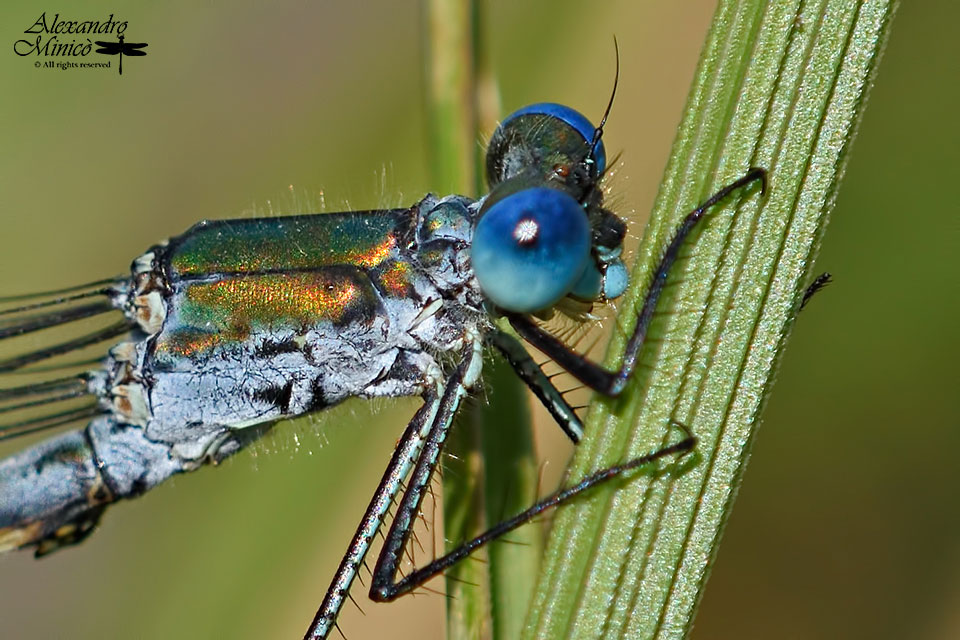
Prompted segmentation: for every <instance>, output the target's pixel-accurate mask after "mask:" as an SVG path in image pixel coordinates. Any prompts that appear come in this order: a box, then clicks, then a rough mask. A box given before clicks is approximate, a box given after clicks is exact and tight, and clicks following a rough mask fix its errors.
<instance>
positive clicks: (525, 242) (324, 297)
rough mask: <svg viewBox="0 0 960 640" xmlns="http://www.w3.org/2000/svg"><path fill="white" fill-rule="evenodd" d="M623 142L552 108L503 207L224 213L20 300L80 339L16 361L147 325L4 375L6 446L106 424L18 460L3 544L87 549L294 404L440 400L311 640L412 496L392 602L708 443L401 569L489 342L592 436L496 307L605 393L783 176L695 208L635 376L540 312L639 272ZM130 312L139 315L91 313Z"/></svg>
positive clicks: (576, 429)
mask: <svg viewBox="0 0 960 640" xmlns="http://www.w3.org/2000/svg"><path fill="white" fill-rule="evenodd" d="M601 136H602V123H601V127H599V128H595V127H594V126H593V125H592V124H590V123H589V121H588V120H587V119H586V118H584V117H583V116H582V115H580V114H579V113H576V112H574V111H573V110H571V109H569V108H567V107H563V106H560V105H555V104H538V105H532V106H530V107H527V108H524V109H521V110H519V111H517V112H515V113H514V114H512V115H511V116H509V117H508V118H506V119H505V120H504V121H503V123H501V125H500V127H499V128H498V129H497V131H496V132H495V133H494V135H493V137H492V139H491V143H490V147H489V149H488V155H487V172H488V182H489V184H490V187H491V191H490V193H489V194H488V195H487V196H485V197H484V198H481V199H480V200H472V199H469V198H464V197H461V196H448V197H443V198H438V197H435V196H427V197H425V198H424V199H422V200H421V201H420V202H418V203H416V204H415V205H413V206H411V207H409V208H403V209H394V210H380V211H366V212H348V213H340V214H322V215H309V216H291V217H281V218H258V219H246V220H226V221H215V222H204V223H200V224H198V225H196V226H194V227H193V228H191V229H190V230H188V231H187V232H186V233H184V234H183V235H180V236H177V237H174V238H172V239H171V240H169V241H167V242H165V243H162V244H159V245H157V246H154V247H152V248H151V249H150V250H148V251H147V252H146V253H144V254H143V255H142V256H140V257H138V258H137V259H135V260H134V261H133V265H132V269H131V275H130V276H129V277H121V278H116V279H113V280H108V281H103V282H99V283H94V284H91V285H89V286H86V287H79V288H76V289H72V290H63V291H58V292H52V293H50V294H44V295H39V296H32V297H27V298H26V299H18V300H16V301H12V300H8V302H9V304H8V305H7V307H6V308H5V309H4V310H2V311H0V338H7V339H10V340H11V341H16V340H18V339H19V337H20V336H25V335H28V334H34V333H39V332H48V331H51V332H53V335H55V336H56V339H55V340H52V341H51V342H49V343H47V344H44V345H42V346H39V347H36V346H31V347H30V348H27V349H24V350H22V351H14V352H13V353H10V354H5V355H4V356H3V358H2V359H0V372H5V373H13V372H18V373H19V372H29V371H34V372H41V373H43V372H49V371H56V370H57V369H58V365H57V363H58V362H60V361H61V359H62V358H64V357H66V356H67V354H70V353H72V352H74V351H76V350H78V349H80V348H84V347H88V346H90V345H92V344H96V343H105V342H107V341H108V340H112V339H115V338H117V336H120V335H124V334H128V337H126V338H124V339H123V340H122V341H121V342H120V343H119V344H117V345H115V346H113V347H112V348H110V350H109V353H108V355H106V357H105V358H104V359H103V360H102V361H100V362H99V363H98V365H97V366H95V367H93V368H91V369H89V370H86V371H83V372H82V373H75V374H70V375H61V376H57V375H50V376H47V377H46V378H45V379H44V380H42V381H41V382H33V383H31V384H26V385H18V386H11V387H7V388H5V389H3V390H0V402H2V403H3V404H2V405H0V412H2V414H3V415H5V416H7V419H5V420H4V422H3V424H2V426H0V438H2V437H12V436H15V435H20V434H24V433H29V432H34V431H38V430H45V429H48V428H52V427H56V426H59V425H62V424H65V423H68V422H75V421H77V420H80V419H89V422H88V423H87V424H86V425H85V426H84V427H82V428H81V429H80V430H79V431H75V432H70V433H67V434H65V435H61V436H56V437H54V438H52V439H50V440H48V441H46V442H43V443H41V444H39V445H36V446H34V447H32V448H29V449H26V450H25V451H23V452H21V453H19V454H16V455H14V456H12V457H10V458H8V459H6V460H4V461H2V462H0V549H13V548H21V547H29V546H34V547H36V549H37V552H38V553H39V554H43V553H48V552H50V551H53V550H55V549H57V548H59V547H61V546H64V545H66V544H72V543H75V542H78V541H80V540H82V539H83V538H84V537H85V536H86V535H88V534H89V533H90V532H91V531H92V530H93V527H94V526H95V524H96V522H97V520H98V519H99V517H100V515H101V514H102V512H103V510H104V509H105V508H106V507H107V506H108V505H109V504H110V503H112V502H115V501H117V500H119V499H121V498H129V497H135V496H137V495H140V494H141V493H143V492H144V491H147V490H149V489H150V488H152V487H154V486H156V485H157V484H158V483H160V482H162V481H163V480H165V479H167V478H168V477H170V476H172V475H175V474H178V473H181V472H184V471H190V470H193V469H196V468H198V467H199V466H201V465H203V464H204V463H206V462H210V461H217V460H221V459H223V458H225V457H227V456H229V455H231V454H232V453H234V452H236V451H238V450H240V449H241V448H243V447H244V446H245V445H246V444H248V443H250V442H252V441H253V440H255V439H256V438H258V437H259V436H260V435H262V434H263V433H264V432H265V431H267V430H268V429H270V428H271V427H272V426H273V425H274V424H275V423H276V422H277V421H278V420H282V419H284V418H289V417H293V416H297V415H302V414H305V413H309V412H313V411H318V410H321V409H323V408H325V407H329V406H332V405H334V404H337V403H338V402H340V401H342V400H344V399H345V398H348V397H353V396H358V397H377V396H407V395H420V396H421V397H422V398H423V400H424V404H423V405H422V407H421V409H420V410H419V411H417V413H416V415H415V416H414V417H413V419H412V420H411V421H410V423H409V425H408V426H407V429H406V430H405V432H404V433H403V435H402V436H401V438H400V441H399V444H398V446H397V449H396V452H395V453H394V456H393V458H392V459H391V461H390V463H389V466H388V468H387V470H386V472H385V473H384V476H383V480H382V481H381V484H380V486H379V488H378V489H377V491H376V493H375V495H374V497H373V499H372V501H371V503H370V506H369V507H368V509H367V512H366V514H365V516H364V518H363V520H362V522H361V524H360V527H359V528H358V530H357V533H356V535H355V536H354V539H353V541H352V542H351V544H350V546H349V548H348V551H347V554H346V556H345V557H344V559H343V562H342V563H341V565H340V568H339V570H338V572H337V574H336V576H335V577H334V580H333V583H332V585H331V587H330V589H329V590H328V592H327V596H326V598H325V599H324V602H323V604H322V605H321V608H320V610H319V611H318V612H317V615H316V617H315V619H314V622H313V625H312V626H311V628H310V631H309V632H308V636H310V637H326V635H327V634H328V633H329V632H330V630H331V628H333V625H334V624H335V620H336V616H337V613H338V612H339V610H340V608H341V606H342V604H343V602H344V599H345V598H346V597H347V595H348V592H349V589H350V586H351V584H352V581H353V579H354V578H355V576H356V573H357V569H358V567H359V565H360V563H362V561H363V558H364V556H365V554H366V552H367V550H368V547H369V545H370V543H371V541H372V539H373V537H374V535H375V534H376V532H377V531H378V530H379V528H380V525H381V524H382V522H383V520H384V518H385V516H386V513H387V511H388V509H389V508H390V507H391V506H392V505H393V503H394V500H395V498H396V496H397V495H399V494H400V493H401V491H402V494H403V497H402V498H401V500H400V502H399V505H398V506H397V511H396V515H395V517H394V520H393V523H392V526H391V528H390V531H389V533H388V534H387V536H386V543H385V545H384V549H383V550H382V552H381V554H380V557H379V559H378V561H377V564H376V568H375V569H374V571H373V574H374V576H373V583H372V586H371V596H372V597H373V598H374V599H377V600H390V599H393V598H395V597H398V596H399V595H402V594H403V593H406V592H408V591H409V590H411V589H413V588H415V587H416V586H418V585H419V584H422V583H423V581H425V580H427V579H429V578H430V577H432V576H433V575H436V574H437V573H439V572H441V571H443V569H444V568H446V567H448V566H449V565H450V564H452V563H454V562H456V561H458V560H459V559H460V558H462V557H463V556H465V555H466V554H467V553H469V551H470V550H472V549H474V548H476V547H477V546H479V545H481V544H483V543H484V542H486V541H488V540H489V539H492V538H493V537H496V536H498V535H500V534H502V533H504V532H506V531H509V530H510V529H512V528H514V527H516V526H519V525H520V524H522V523H523V522H525V521H527V520H529V518H531V517H533V516H534V515H536V514H537V513H539V512H541V511H543V510H544V509H547V508H549V507H551V506H554V505H556V504H558V503H559V502H561V501H563V500H566V499H569V498H570V497H572V496H574V495H576V494H577V493H579V492H581V491H584V490H586V489H587V488H589V487H590V486H593V485H594V484H596V483H598V482H602V481H604V480H605V479H607V478H610V477H612V476H614V475H617V474H619V473H621V472H622V471H623V470H625V469H627V468H632V467H635V466H638V465H641V464H646V463H647V462H650V461H653V460H655V459H658V458H661V457H664V456H668V455H672V454H680V453H683V452H686V451H689V450H690V448H691V447H692V446H693V444H694V440H693V438H692V437H691V436H689V434H688V435H687V437H685V438H682V439H681V440H679V441H678V442H677V443H676V444H674V445H671V446H668V447H666V448H664V449H661V450H659V451H656V452H653V453H652V454H650V455H648V456H644V457H642V458H639V459H636V460H633V461H628V462H625V464H624V465H622V466H619V467H616V468H612V469H607V470H604V471H601V472H599V473H598V474H596V475H594V476H590V477H589V478H588V479H587V480H585V481H583V482H581V483H580V484H578V485H576V486H575V487H573V488H571V489H567V490H562V491H560V492H558V493H556V494H553V495H552V496H550V497H548V498H547V499H545V500H544V501H542V502H540V503H538V504H537V505H534V507H532V508H531V509H530V510H529V511H527V512H525V513H523V514H520V515H519V516H517V517H515V518H512V519H510V520H508V521H506V522H505V523H503V524H502V525H500V526H498V527H495V528H494V529H493V530H491V532H489V533H488V534H485V535H484V536H481V537H480V538H478V539H477V540H475V541H473V542H471V543H468V544H467V545H465V546H464V547H461V548H460V549H458V550H456V551H454V552H452V553H451V554H448V555H447V556H444V557H442V558H439V559H437V560H435V561H433V562H431V563H429V564H428V565H427V566H426V567H424V568H422V569H418V570H414V571H412V572H410V573H408V574H407V575H405V576H403V577H402V578H400V579H399V580H398V579H397V574H398V570H399V563H400V558H401V555H402V552H403V549H404V548H405V546H406V544H407V542H408V539H409V536H410V531H411V527H412V523H413V522H414V520H415V518H416V514H417V513H418V512H419V509H420V504H421V501H422V499H423V496H424V493H425V490H426V488H427V487H428V486H429V482H430V479H431V477H432V474H433V472H434V470H435V466H436V463H437V461H438V459H439V456H440V453H441V451H442V448H443V444H444V441H445V439H446V436H447V433H448V430H449V428H450V425H451V423H452V421H453V418H454V417H455V415H456V413H457V410H458V408H459V406H460V403H461V400H462V399H463V398H464V397H465V396H466V395H468V394H469V393H471V392H472V391H473V390H475V389H476V388H477V387H478V385H479V379H480V371H481V366H482V352H483V350H484V348H485V347H486V346H492V347H494V348H496V349H498V350H499V351H500V352H502V353H503V354H504V355H505V356H506V357H507V359H508V360H509V362H510V363H511V364H512V365H513V366H514V368H515V369H516V371H517V373H518V375H519V376H520V377H521V378H522V379H523V380H524V382H526V383H527V384H528V385H529V386H530V387H531V389H533V390H534V392H535V393H536V395H537V396H538V397H539V398H540V399H541V400H542V401H543V402H544V404H545V405H546V407H547V408H548V409H549V410H550V412H551V413H552V414H553V415H554V417H555V418H556V419H557V422H558V423H559V424H560V426H561V427H562V428H563V430H564V431H565V433H566V434H567V435H568V436H569V437H570V439H571V440H573V441H574V442H576V441H578V440H579V438H580V435H581V433H582V427H581V424H580V421H579V418H578V417H577V415H576V414H575V412H574V411H573V409H572V408H571V407H570V406H569V405H568V404H567V403H566V401H565V400H564V399H563V396H562V394H560V393H559V392H558V391H557V390H556V388H554V386H553V385H552V383H551V382H550V381H549V379H548V378H547V377H546V376H545V375H544V374H543V372H542V371H541V369H540V367H539V366H538V365H536V364H535V363H534V362H533V361H532V359H531V358H530V356H528V355H527V354H526V351H525V350H524V349H523V347H522V345H521V344H520V342H519V341H518V340H517V339H516V338H515V337H512V336H511V335H510V334H508V333H505V332H504V331H502V330H501V329H500V328H498V327H497V325H496V324H495V321H496V320H497V319H498V318H505V319H506V321H507V322H509V324H510V325H511V326H512V327H513V329H514V330H515V331H516V332H517V334H519V336H520V337H521V338H523V339H524V340H526V341H527V342H529V343H530V344H532V345H534V346H536V347H537V348H538V349H539V350H540V351H541V352H543V353H544V354H546V355H547V356H549V357H550V358H552V359H553V360H554V361H555V362H556V363H557V364H558V365H560V366H561V367H562V368H564V369H565V370H567V371H568V372H569V373H570V374H572V375H573V376H574V377H575V378H577V379H578V380H580V381H581V382H582V383H584V384H585V385H587V386H588V387H590V388H592V389H594V390H596V391H598V392H601V393H604V394H607V395H616V394H618V393H619V392H620V391H621V390H622V389H623V387H624V384H625V382H626V380H627V379H628V378H629V376H630V375H631V373H632V371H633V368H634V366H635V363H636V359H637V355H638V353H639V352H640V349H641V347H642V345H643V341H644V337H645V332H646V328H647V326H648V324H649V321H650V318H651V317H652V314H653V310H654V308H655V306H656V303H657V300H658V298H659V295H660V292H661V290H662V288H663V286H664V282H665V280H666V276H667V273H668V271H669V269H670V267H671V265H672V264H673V262H674V260H675V259H676V256H677V252H678V251H679V248H680V246H681V245H682V243H683V242H684V240H685V238H686V237H687V235H688V234H689V232H690V230H691V229H692V228H693V227H694V226H695V225H696V224H697V222H698V221H699V220H701V219H702V218H703V216H704V214H705V212H706V211H707V210H708V209H709V207H711V206H712V205H713V204H715V203H717V202H718V201H719V200H721V199H723V198H724V197H726V196H727V195H729V194H730V193H731V192H732V191H734V190H735V189H738V188H740V187H743V186H746V185H748V184H750V183H752V182H755V181H761V182H762V181H763V179H764V176H765V174H764V172H763V171H762V170H759V169H753V170H750V171H749V172H747V173H746V174H745V175H744V176H743V177H742V178H740V179H738V180H736V181H734V182H733V183H731V184H730V185H728V186H727V187H725V188H724V189H722V190H721V191H719V192H718V193H717V194H715V195H714V196H712V197H711V198H710V199H708V200H707V201H706V202H704V203H703V204H701V205H700V206H699V207H697V208H696V209H694V210H693V211H692V212H691V213H690V214H688V216H687V217H686V218H685V219H684V221H683V223H682V224H681V225H680V227H679V229H678V231H677V233H676V235H675V236H674V238H673V240H672V241H671V243H670V244H669V245H668V247H667V248H666V250H665V253H664V256H663V258H662V259H661V262H660V264H659V266H658V268H657V271H656V274H655V277H654V280H653V282H652V283H651V285H650V289H649V291H648V293H647V295H646V298H645V299H644V303H643V305H642V307H641V308H640V309H639V312H638V320H637V323H636V327H635V328H634V330H633V333H632V335H631V338H630V340H629V341H628V345H627V348H626V356H625V359H624V365H623V367H622V368H621V369H620V370H618V371H612V372H611V371H607V370H605V369H603V368H601V367H599V366H598V365H596V364H594V363H592V362H590V361H588V360H586V359H584V358H583V357H582V356H580V355H578V354H576V353H575V352H573V351H571V350H569V349H568V348H567V347H566V346H565V345H564V343H563V342H562V341H561V340H559V339H558V338H556V337H554V336H553V335H551V334H550V333H549V332H547V331H546V330H545V329H544V328H543V327H542V326H541V325H540V324H539V323H538V321H537V319H538V318H544V317H547V316H549V315H550V314H552V313H558V312H559V313H567V314H569V315H572V316H574V317H583V313H584V312H585V311H586V310H589V308H590V306H591V305H592V304H594V303H596V302H603V301H606V300H609V299H613V298H616V297H618V296H619V295H620V294H621V293H622V292H623V290H624V288H625V286H626V283H627V276H626V270H625V268H624V266H623V262H622V261H621V258H620V253H621V249H622V242H623V237H624V233H625V225H624V223H623V222H622V221H621V220H620V218H618V217H617V216H616V215H615V214H614V213H613V212H611V211H609V210H608V209H606V208H604V205H603V192H602V191H601V189H600V182H601V180H602V178H603V175H604V172H605V170H606V154H605V150H604V147H603V143H602V141H601ZM116 311H119V312H120V313H121V314H122V316H121V319H120V320H118V321H115V322H113V323H112V324H106V325H105V326H100V327H98V328H97V329H95V330H89V329H80V328H82V327H86V326H87V323H88V322H89V321H91V320H92V319H94V318H96V317H98V316H104V315H106V314H108V313H114V312H116ZM74 327H77V328H78V330H77V332H75V334H73V335H67V332H69V330H70V329H72V328H74ZM84 401H85V402H86V403H85V404H82V403H83V402H84ZM64 407H67V408H64ZM404 487H405V489H404Z"/></svg>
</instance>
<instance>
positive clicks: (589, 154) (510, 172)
mask: <svg viewBox="0 0 960 640" xmlns="http://www.w3.org/2000/svg"><path fill="white" fill-rule="evenodd" d="M595 131H596V130H595V129H594V126H593V125H592V124H591V123H590V121H589V120H587V118H586V117H584V115H583V114H581V113H579V112H578V111H574V110H573V109H571V108H570V107H565V106H563V105H562V104H555V103H553V102H540V103H537V104H532V105H530V106H528V107H524V108H522V109H519V110H517V111H514V112H513V113H511V114H510V115H509V116H507V117H506V118H505V119H504V120H503V122H501V123H500V126H499V127H497V130H496V131H494V132H493V136H492V137H491V138H490V144H489V146H488V147H487V160H486V164H487V183H488V184H489V185H490V186H491V187H494V186H496V185H498V184H500V183H502V182H506V181H507V180H509V179H511V178H514V177H516V176H518V175H521V174H523V173H527V174H532V175H533V176H534V177H535V178H537V179H541V180H545V179H551V180H559V181H560V182H562V183H566V184H568V186H569V185H577V186H578V187H582V186H583V184H584V183H590V182H592V181H595V180H596V178H597V177H598V176H599V175H601V174H602V173H603V171H604V169H605V168H606V165H607V152H606V150H605V149H604V147H603V142H598V143H597V145H596V147H595V148H593V149H591V143H592V142H593V136H594V132H595Z"/></svg>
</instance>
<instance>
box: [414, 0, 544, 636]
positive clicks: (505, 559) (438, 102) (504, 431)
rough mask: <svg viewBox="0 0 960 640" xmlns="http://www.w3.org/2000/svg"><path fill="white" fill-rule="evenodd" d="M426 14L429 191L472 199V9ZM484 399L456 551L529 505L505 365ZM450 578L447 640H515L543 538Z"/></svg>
mask: <svg viewBox="0 0 960 640" xmlns="http://www.w3.org/2000/svg"><path fill="white" fill-rule="evenodd" d="M424 11H425V15H426V20H427V28H426V30H425V32H426V34H427V36H426V40H425V49H426V50H425V55H424V57H425V60H426V75H427V99H426V103H427V112H428V118H427V120H428V126H429V140H430V151H431V169H432V171H431V173H432V179H433V185H434V189H436V190H437V191H438V192H440V193H442V194H446V193H461V194H468V195H473V196H476V195H478V194H479V193H480V192H481V191H482V190H483V188H484V185H483V178H482V166H483V163H482V155H481V153H482V150H480V148H479V145H478V144H477V141H478V140H479V138H480V136H481V135H482V134H487V135H489V133H490V132H491V131H492V130H493V126H494V125H495V122H496V117H497V112H498V110H499V105H498V98H497V92H496V83H495V81H494V80H493V76H492V73H491V72H490V67H489V64H488V61H487V57H486V50H485V48H484V46H483V44H484V29H483V16H482V13H481V9H480V5H479V3H471V2H466V1H464V0H429V1H428V2H426V5H425V8H424ZM484 387H485V389H484V390H485V393H486V398H482V399H480V401H479V402H478V403H477V404H475V405H473V406H468V407H467V408H466V410H465V411H464V412H463V413H464V415H463V416H462V419H461V420H459V422H458V424H457V425H456V426H455V428H454V430H453V432H452V433H451V436H450V441H449V443H448V445H447V451H448V452H449V453H450V454H451V459H450V460H448V461H445V463H444V467H445V471H446V472H445V474H444V482H443V495H444V535H445V537H446V539H447V540H448V541H449V542H448V545H452V546H456V545H457V544H458V543H459V542H460V541H463V540H466V539H469V538H470V537H472V536H473V535H476V534H477V533H479V532H481V531H483V530H484V529H486V528H488V527H489V526H491V525H492V524H495V523H496V522H497V521H499V520H500V519H502V518H503V517H505V516H509V515H512V514H513V513H516V512H519V511H522V510H523V509H524V508H525V507H526V506H527V503H528V502H529V501H530V500H532V499H533V496H534V493H535V491H536V483H537V466H536V459H535V456H534V453H533V438H532V432H531V428H530V420H529V412H528V410H527V405H526V394H525V393H524V391H523V390H522V389H521V388H520V387H519V382H518V381H517V379H516V376H514V375H513V372H512V371H511V370H510V368H509V366H506V365H505V363H503V362H501V361H490V362H488V363H487V364H486V372H485V374H484ZM528 529H530V530H529V531H527V530H525V531H521V532H518V533H517V534H515V535H512V536H511V542H513V543H520V544H494V545H491V546H490V547H489V549H488V559H489V562H488V563H483V562H478V561H476V560H467V561H465V562H461V563H460V564H459V565H457V566H455V567H453V568H452V569H450V570H449V571H448V572H447V576H448V580H447V595H448V596H449V599H448V601H447V637H448V638H450V639H464V640H466V639H473V638H485V637H490V636H491V635H492V636H493V637H496V638H516V637H517V636H518V635H519V633H520V627H521V625H522V623H523V616H524V614H525V612H526V609H527V603H528V601H529V598H530V594H531V592H532V591H533V584H534V580H535V577H536V572H537V569H538V567H539V556H540V552H541V549H542V545H543V542H542V539H541V537H540V533H539V530H538V529H535V528H528Z"/></svg>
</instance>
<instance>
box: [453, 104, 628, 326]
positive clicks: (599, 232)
mask: <svg viewBox="0 0 960 640" xmlns="http://www.w3.org/2000/svg"><path fill="white" fill-rule="evenodd" d="M601 135H602V131H601V130H600V129H599V128H596V127H594V126H593V125H592V124H591V123H590V121H589V120H588V119H587V118H586V117H585V116H584V115H582V114H581V113H579V112H577V111H575V110H573V109H571V108H570V107H566V106H564V105H560V104H555V103H549V102H544V103H537V104H533V105H530V106H528V107H524V108H522V109H519V110H517V111H515V112H514V113H512V114H510V115H509V116H507V117H506V118H504V120H503V122H502V123H501V124H500V126H499V127H497V130H496V132H494V134H493V137H492V138H491V140H490V145H489V147H488V149H487V160H486V165H487V181H488V183H489V185H490V187H491V191H490V195H488V196H487V198H486V200H485V201H484V204H483V206H482V207H481V209H480V214H479V215H480V219H479V221H478V222H477V226H476V230H475V232H474V236H473V245H472V248H471V260H472V262H473V270H474V273H475V275H476V278H477V281H478V282H479V284H480V288H481V289H482V291H483V293H484V295H485V296H486V297H487V298H489V300H490V301H491V302H492V303H494V304H495V305H496V306H497V307H499V308H501V309H503V310H505V311H510V312H516V313H540V312H544V311H546V310H548V309H550V308H552V307H554V306H555V305H557V304H558V303H559V302H560V301H562V300H563V299H565V298H570V299H572V300H574V301H580V302H584V303H590V302H593V301H602V300H608V299H612V298H616V297H618V296H620V295H621V294H622V293H623V291H624V289H625V288H626V284H627V274H626V269H625V267H624V265H623V262H622V261H621V260H620V253H621V251H622V244H623V237H624V234H625V232H626V226H625V225H624V223H623V221H622V220H621V219H620V218H619V217H617V216H616V215H615V214H613V213H612V212H610V211H608V210H606V209H604V208H603V206H602V201H603V197H602V192H601V191H600V187H599V182H600V180H601V178H602V177H603V172H604V171H605V169H606V150H605V149H604V146H603V141H602V140H601Z"/></svg>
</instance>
